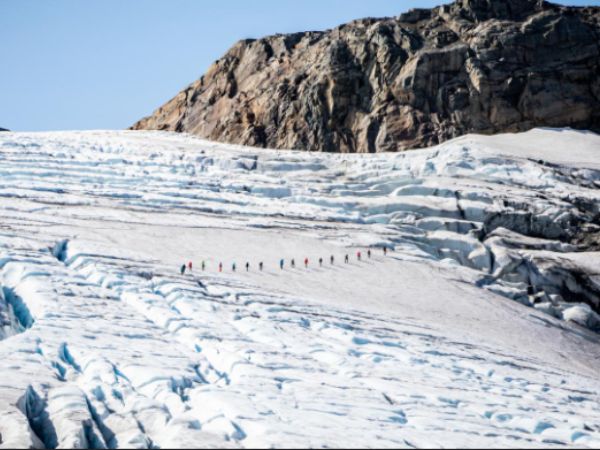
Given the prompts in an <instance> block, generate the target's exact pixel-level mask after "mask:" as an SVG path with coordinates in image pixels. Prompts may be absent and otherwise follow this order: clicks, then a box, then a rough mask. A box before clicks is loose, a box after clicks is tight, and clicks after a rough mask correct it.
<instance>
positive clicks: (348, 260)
mask: <svg viewBox="0 0 600 450" xmlns="http://www.w3.org/2000/svg"><path fill="white" fill-rule="evenodd" d="M344 261H345V262H346V264H349V263H350V256H348V254H346V258H345V259H344Z"/></svg>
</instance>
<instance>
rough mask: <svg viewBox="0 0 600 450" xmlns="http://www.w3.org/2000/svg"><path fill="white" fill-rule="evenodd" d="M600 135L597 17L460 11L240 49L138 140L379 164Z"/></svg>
mask: <svg viewBox="0 0 600 450" xmlns="http://www.w3.org/2000/svg"><path fill="white" fill-rule="evenodd" d="M540 126H549V127H565V126H570V127H573V128H577V129H590V130H594V131H597V132H599V131H600V8H598V7H587V8H573V7H563V6H557V5H553V4H550V3H546V2H542V1H538V0H502V1H500V0H458V1H456V2H455V3H453V4H450V5H444V6H440V7H437V8H434V9H430V10H429V9H417V10H412V11H409V12H407V13H404V14H401V15H400V16H398V17H396V18H387V19H364V20H358V21H355V22H352V23H350V24H347V25H342V26H340V27H338V28H336V29H334V30H330V31H327V32H306V33H297V34H291V35H277V36H271V37H267V38H264V39H260V40H245V41H241V42H238V43H237V44H236V45H235V46H234V47H233V48H232V49H231V50H230V51H229V52H228V53H227V54H226V55H225V56H224V57H223V58H221V59H220V60H218V61H217V62H216V63H215V64H214V65H213V66H212V67H211V68H210V69H209V70H208V72H207V73H206V74H205V75H204V76H203V77H202V78H201V79H200V80H198V81H196V82H194V83H193V84H192V85H190V86H189V87H188V88H186V89H185V90H183V91H182V92H181V93H179V94H178V95H177V96H176V97H175V98H174V99H172V100H171V101H169V102H168V103H167V104H165V105H164V106H162V107H161V108H159V109H158V110H157V111H156V112H154V114H153V115H152V116H150V117H147V118H145V119H142V120H141V121H139V122H138V123H136V124H135V125H134V126H133V127H132V128H133V129H157V130H172V131H181V132H189V133H193V134H196V135H199V136H202V137H204V138H208V139H213V140H217V141H222V142H230V143H236V144H247V145H254V146H261V147H270V148H294V149H304V150H318V151H329V152H382V151H398V150H403V149H407V148H414V147H422V146H429V145H432V144H437V143H439V142H442V141H444V140H447V139H450V138H454V137H457V136H460V135H463V134H466V133H471V132H476V133H484V134H493V133H498V132H513V131H522V130H527V129H531V128H534V127H540Z"/></svg>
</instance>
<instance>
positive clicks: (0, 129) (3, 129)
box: [0, 128, 10, 131]
mask: <svg viewBox="0 0 600 450" xmlns="http://www.w3.org/2000/svg"><path fill="white" fill-rule="evenodd" d="M0 131H10V130H7V129H6V128H0Z"/></svg>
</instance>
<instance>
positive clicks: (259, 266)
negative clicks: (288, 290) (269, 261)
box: [258, 261, 264, 272]
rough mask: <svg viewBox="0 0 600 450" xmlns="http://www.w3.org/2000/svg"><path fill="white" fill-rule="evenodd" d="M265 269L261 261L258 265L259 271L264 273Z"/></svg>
mask: <svg viewBox="0 0 600 450" xmlns="http://www.w3.org/2000/svg"><path fill="white" fill-rule="evenodd" d="M263 268H264V264H263V262H262V261H261V262H260V263H258V269H259V270H260V271H261V272H262V271H263Z"/></svg>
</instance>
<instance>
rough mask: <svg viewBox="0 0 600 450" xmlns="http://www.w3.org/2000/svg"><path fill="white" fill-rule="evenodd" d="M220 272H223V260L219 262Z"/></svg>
mask: <svg viewBox="0 0 600 450" xmlns="http://www.w3.org/2000/svg"><path fill="white" fill-rule="evenodd" d="M219 272H223V263H222V262H220V263H219Z"/></svg>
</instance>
